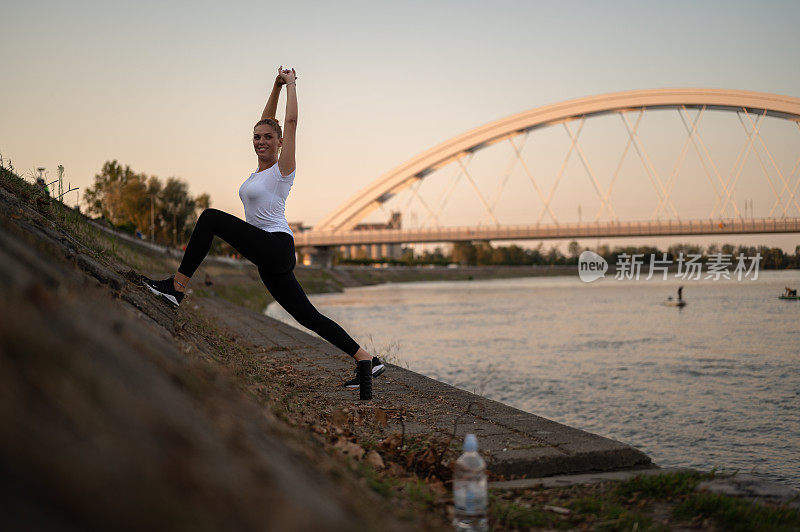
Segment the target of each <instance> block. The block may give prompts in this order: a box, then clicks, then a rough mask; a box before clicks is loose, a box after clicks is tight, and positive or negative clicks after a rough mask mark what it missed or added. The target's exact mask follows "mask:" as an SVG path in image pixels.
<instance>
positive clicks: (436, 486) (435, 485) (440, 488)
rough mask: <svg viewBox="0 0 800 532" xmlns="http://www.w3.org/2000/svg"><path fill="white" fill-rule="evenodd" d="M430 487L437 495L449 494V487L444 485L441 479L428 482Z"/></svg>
mask: <svg viewBox="0 0 800 532" xmlns="http://www.w3.org/2000/svg"><path fill="white" fill-rule="evenodd" d="M428 487H429V488H430V490H431V491H432V492H433V493H435V494H436V495H439V496H442V495H447V488H446V487H445V486H444V483H443V482H442V481H441V480H433V481H431V482H428Z"/></svg>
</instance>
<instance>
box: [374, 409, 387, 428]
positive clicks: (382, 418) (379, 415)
mask: <svg viewBox="0 0 800 532" xmlns="http://www.w3.org/2000/svg"><path fill="white" fill-rule="evenodd" d="M375 423H376V424H377V425H378V426H379V427H385V426H386V425H388V424H389V416H388V415H387V414H386V410H384V409H383V408H376V409H375Z"/></svg>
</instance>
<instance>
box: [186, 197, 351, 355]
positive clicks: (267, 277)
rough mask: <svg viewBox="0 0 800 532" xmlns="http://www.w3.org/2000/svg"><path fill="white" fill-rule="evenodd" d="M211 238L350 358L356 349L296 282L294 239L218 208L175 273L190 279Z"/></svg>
mask: <svg viewBox="0 0 800 532" xmlns="http://www.w3.org/2000/svg"><path fill="white" fill-rule="evenodd" d="M214 235H216V236H218V237H220V238H221V239H222V240H224V241H225V242H227V243H228V244H230V245H231V246H233V247H234V248H235V249H236V251H238V252H239V253H241V254H242V256H243V257H245V258H246V259H247V260H249V261H250V262H252V263H253V264H255V265H256V266H258V273H259V275H260V276H261V280H262V281H263V282H264V285H265V286H266V287H267V290H269V293H270V294H272V297H274V298H275V301H277V302H278V304H279V305H280V306H282V307H283V308H285V309H286V311H287V312H288V313H289V314H291V315H292V317H293V318H294V319H296V320H297V321H298V323H300V325H302V326H303V327H307V328H308V329H311V330H312V331H314V332H315V333H317V334H318V335H320V336H321V337H323V338H324V339H326V340H327V341H329V342H330V343H332V344H333V345H335V346H336V347H338V348H339V349H341V350H342V351H344V352H345V353H347V354H348V355H350V356H353V355H355V354H356V351H358V349H359V346H358V344H357V343H356V342H355V340H353V339H352V338H351V337H350V335H349V334H347V333H346V332H345V330H344V329H342V328H341V327H340V326H339V325H338V324H337V323H336V322H334V321H333V320H331V319H330V318H328V317H326V316H323V315H322V314H320V313H319V311H318V310H317V309H316V308H314V305H312V304H311V302H310V301H309V300H308V297H306V294H305V292H303V288H302V287H301V286H300V283H298V282H297V279H295V276H294V273H292V270H294V266H295V256H294V239H293V238H292V235H290V234H288V233H284V232H282V231H276V232H272V233H271V232H267V231H264V230H263V229H259V228H258V227H256V226H254V225H251V224H249V223H247V222H245V221H244V220H240V219H239V218H237V217H235V216H232V215H230V214H228V213H226V212H222V211H220V210H217V209H206V210H204V211H203V213H202V214H201V215H200V218H199V219H198V220H197V225H196V226H195V228H194V231H192V236H191V238H189V244H188V245H187V246H186V253H184V255H183V260H182V261H181V265H180V267H179V268H178V272H180V273H182V274H183V275H185V276H186V277H191V276H192V275H194V272H195V271H197V268H198V267H199V266H200V263H201V262H203V259H204V258H205V256H206V254H207V253H208V250H209V249H211V242H212V241H213V239H214Z"/></svg>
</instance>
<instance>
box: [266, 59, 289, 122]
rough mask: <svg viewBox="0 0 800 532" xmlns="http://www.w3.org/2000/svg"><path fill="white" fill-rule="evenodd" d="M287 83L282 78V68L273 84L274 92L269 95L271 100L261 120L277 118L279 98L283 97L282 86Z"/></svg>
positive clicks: (268, 101) (279, 69) (279, 68)
mask: <svg viewBox="0 0 800 532" xmlns="http://www.w3.org/2000/svg"><path fill="white" fill-rule="evenodd" d="M284 83H285V81H283V78H281V67H278V75H277V76H275V83H273V84H272V92H271V93H270V94H269V100H267V105H266V107H264V112H263V113H261V120H264V119H265V118H275V113H276V112H277V111H278V97H279V96H280V95H281V86H282V85H283V84H284Z"/></svg>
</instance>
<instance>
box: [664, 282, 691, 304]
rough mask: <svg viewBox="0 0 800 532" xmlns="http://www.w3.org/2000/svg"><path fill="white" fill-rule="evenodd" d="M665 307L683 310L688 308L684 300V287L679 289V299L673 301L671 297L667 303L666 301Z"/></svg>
mask: <svg viewBox="0 0 800 532" xmlns="http://www.w3.org/2000/svg"><path fill="white" fill-rule="evenodd" d="M664 306H666V307H678V308H683V307H685V306H686V301H685V300H684V299H683V287H682V286H679V287H678V299H672V296H669V297H668V298H667V300H666V301H664Z"/></svg>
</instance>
